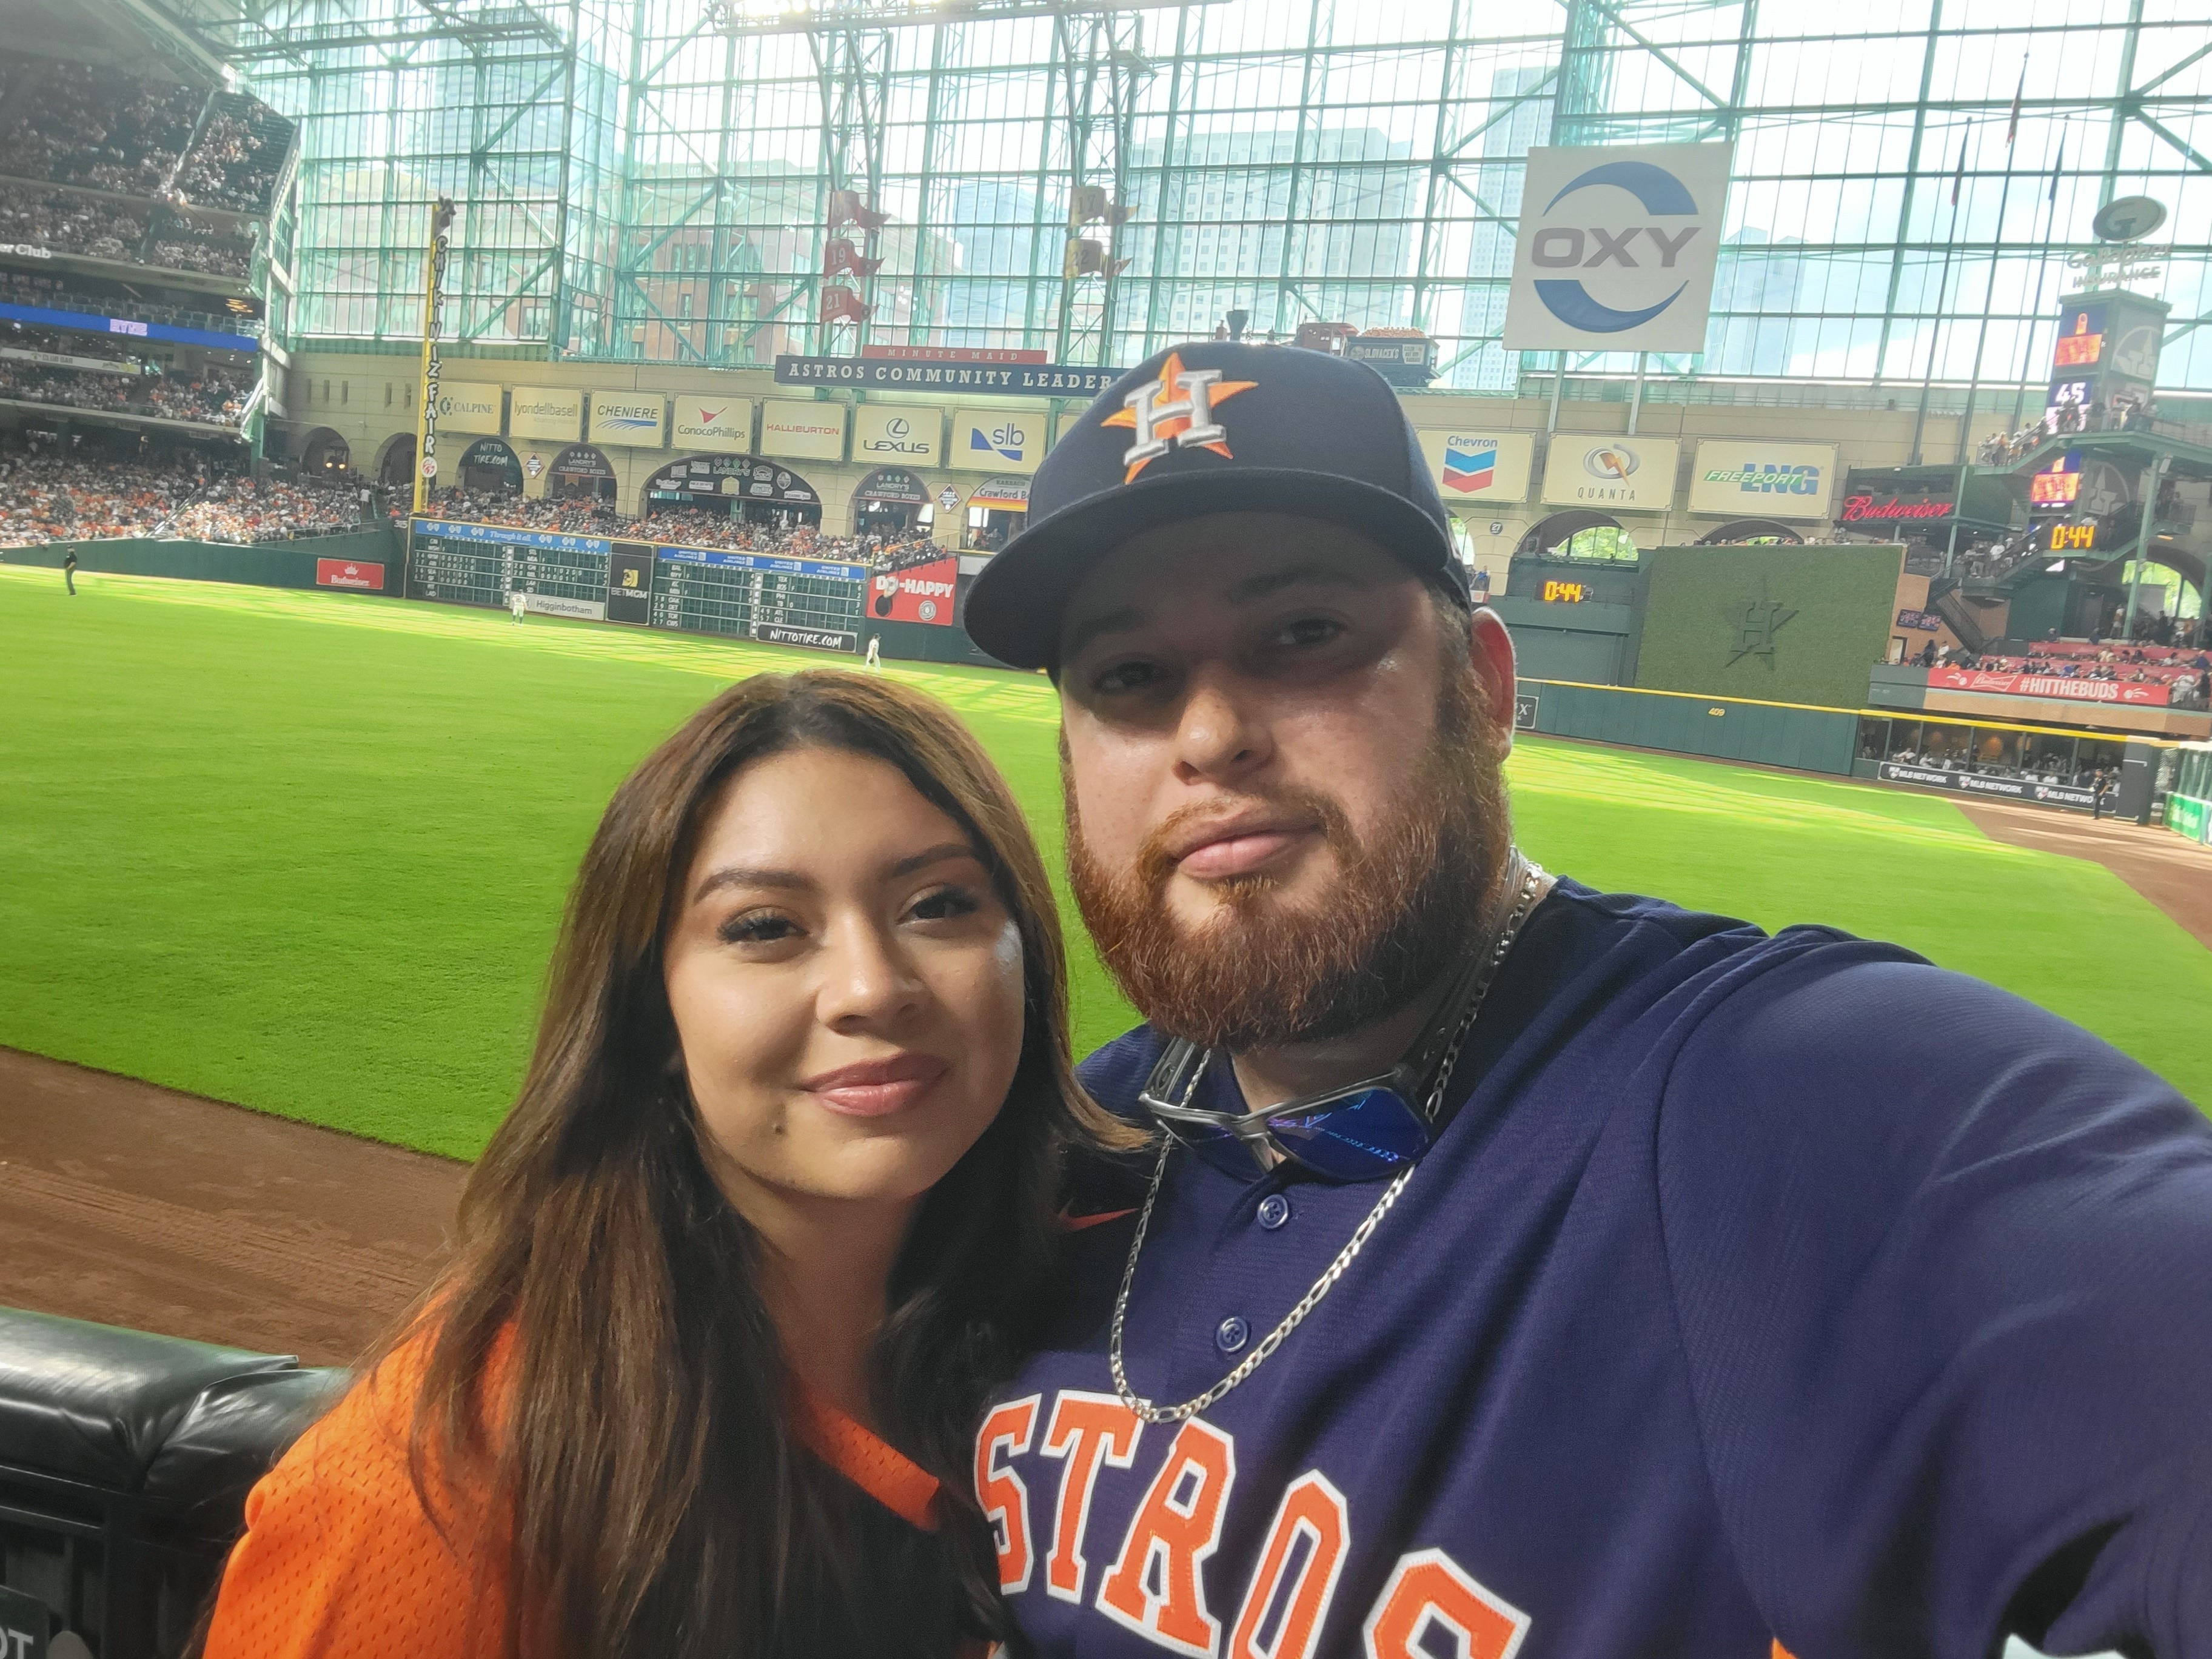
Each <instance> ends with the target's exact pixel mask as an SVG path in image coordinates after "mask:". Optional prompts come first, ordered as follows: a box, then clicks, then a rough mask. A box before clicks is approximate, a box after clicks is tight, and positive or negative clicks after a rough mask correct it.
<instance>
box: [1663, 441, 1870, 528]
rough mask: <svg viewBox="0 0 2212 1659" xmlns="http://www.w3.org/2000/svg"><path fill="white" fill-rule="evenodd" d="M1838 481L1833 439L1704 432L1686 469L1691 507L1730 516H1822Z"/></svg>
mask: <svg viewBox="0 0 2212 1659" xmlns="http://www.w3.org/2000/svg"><path fill="white" fill-rule="evenodd" d="M1835 485H1836V447H1835V446H1834V445H1833V444H1771V443H1764V442H1761V441H1759V440H1757V439H1754V438H1707V439H1706V440H1705V441H1704V442H1702V443H1700V444H1699V446H1698V462H1697V465H1695V466H1693V467H1692V468H1691V469H1690V511H1691V512H1692V513H1727V514H1728V515H1729V517H1730V518H1754V519H1825V518H1826V517H1827V516H1828V498H1829V496H1830V495H1832V494H1833V493H1834V490H1835Z"/></svg>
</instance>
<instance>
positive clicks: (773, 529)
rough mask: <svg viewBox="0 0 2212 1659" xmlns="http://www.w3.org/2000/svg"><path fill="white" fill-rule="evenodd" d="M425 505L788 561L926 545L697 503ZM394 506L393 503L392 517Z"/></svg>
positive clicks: (481, 499)
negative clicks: (640, 514)
mask: <svg viewBox="0 0 2212 1659" xmlns="http://www.w3.org/2000/svg"><path fill="white" fill-rule="evenodd" d="M430 510H431V511H432V512H433V513H435V514H436V515H437V516H439V517H441V518H449V519H457V520H461V521H463V522H465V523H468V524H495V525H507V526H513V527H514V528H515V529H518V530H542V531H547V532H551V533H553V534H555V535H562V536H610V537H611V536H642V537H647V538H651V539H653V540H655V541H659V542H664V543H671V544H675V545H677V546H680V547H714V548H726V549H728V550H731V551H732V552H739V553H771V554H776V555H779V556H783V557H787V558H794V559H830V560H836V561H837V562H842V563H846V564H865V565H869V566H872V567H874V568H885V567H888V566H890V565H891V564H894V563H897V562H902V561H904V560H905V559H907V558H909V557H911V556H912V554H913V552H915V551H918V550H925V549H929V548H933V546H934V544H933V543H932V542H931V541H930V539H929V538H928V537H927V536H926V535H923V534H921V533H920V532H910V533H908V534H907V535H903V536H825V535H823V534H822V533H821V532H819V531H818V530H817V529H816V528H815V527H814V526H811V525H800V526H794V527H791V528H786V527H784V526H780V525H765V524H750V523H747V522H746V521H745V520H742V519H737V518H732V517H730V516H729V515H727V514H725V513H714V512H710V511H709V510H708V509H707V508H705V507H664V508H659V509H657V510H655V511H654V512H653V513H652V515H651V516H650V517H648V518H646V519H643V520H636V519H625V518H623V517H622V516H621V515H620V514H618V513H617V512H616V511H615V510H614V507H613V506H612V505H611V503H609V502H606V501H599V500H596V499H592V498H587V497H577V496H566V497H562V496H551V495H548V496H543V497H540V498H538V499H536V500H532V499H531V498H530V497H528V496H524V495H501V494H495V493H493V492H489V491H484V490H466V489H451V490H441V491H440V492H439V493H438V494H437V495H434V496H433V497H432V498H431V504H430ZM398 511H399V509H398V508H397V507H395V508H394V513H395V516H396V515H397V513H398Z"/></svg>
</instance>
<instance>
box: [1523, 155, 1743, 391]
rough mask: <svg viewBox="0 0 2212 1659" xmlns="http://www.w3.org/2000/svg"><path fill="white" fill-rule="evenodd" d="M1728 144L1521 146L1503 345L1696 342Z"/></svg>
mask: <svg viewBox="0 0 2212 1659" xmlns="http://www.w3.org/2000/svg"><path fill="white" fill-rule="evenodd" d="M1732 154H1733V146H1731V145H1728V144H1607V145H1603V146H1596V147H1589V148H1574V149H1565V148H1548V147H1547V148H1543V149H1532V150H1530V151H1529V152H1528V179H1527V183H1526V185H1525V186H1524V188H1523V190H1522V212H1521V228H1520V234H1519V235H1518V236H1517V237H1516V239H1515V241H1514V245H1513V289H1512V293H1511V295H1510V298H1509V299H1508V300H1507V301H1506V307H1505V339H1504V344H1505V349H1507V350H1508V351H1556V350H1584V351H1590V350H1596V351H1703V350H1704V349H1705V321H1706V316H1707V313H1709V312H1710V311H1711V307H1712V298H1713V269H1714V264H1715V262H1716V260H1717V258H1718V256H1719V252H1720V242H1721V231H1722V228H1723V219H1722V215H1723V210H1724V208H1725V207H1726V204H1727V199H1728V177H1729V159H1730V156H1731V155H1732Z"/></svg>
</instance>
